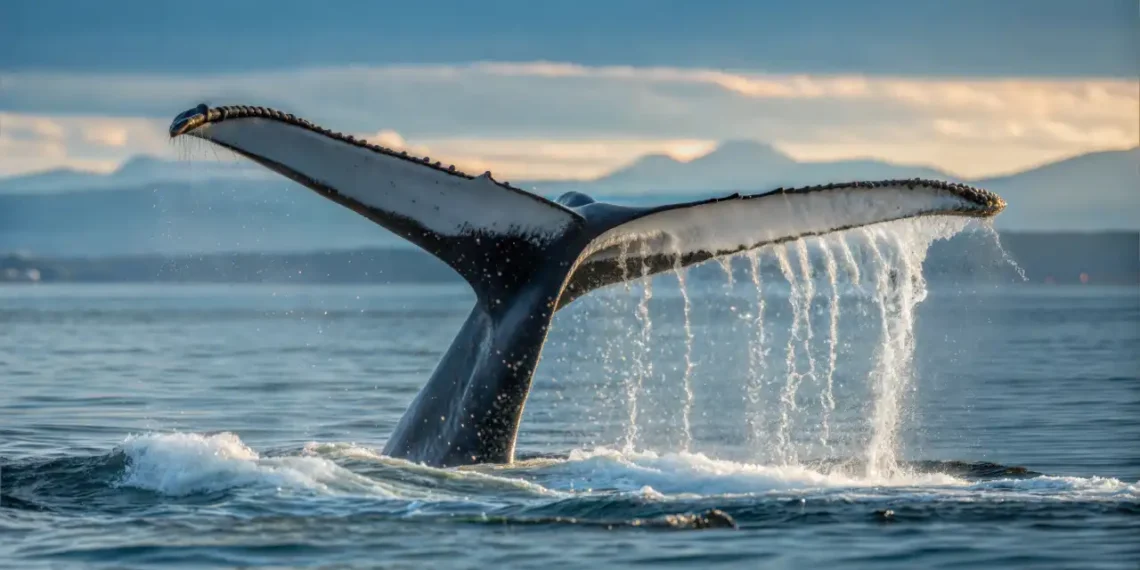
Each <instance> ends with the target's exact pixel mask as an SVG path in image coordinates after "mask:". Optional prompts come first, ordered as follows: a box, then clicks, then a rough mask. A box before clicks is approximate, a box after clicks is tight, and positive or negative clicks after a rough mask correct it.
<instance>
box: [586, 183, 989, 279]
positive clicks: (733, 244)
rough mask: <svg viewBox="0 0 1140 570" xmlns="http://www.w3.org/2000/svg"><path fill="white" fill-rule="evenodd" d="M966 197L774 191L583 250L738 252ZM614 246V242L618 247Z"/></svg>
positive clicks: (699, 206) (640, 225)
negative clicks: (626, 247) (625, 248)
mask: <svg viewBox="0 0 1140 570" xmlns="http://www.w3.org/2000/svg"><path fill="white" fill-rule="evenodd" d="M971 207H974V205H973V204H971V202H970V201H969V200H967V199H965V198H963V197H961V196H958V195H956V194H954V193H953V192H950V191H948V190H945V189H940V188H935V187H925V186H917V187H914V188H911V187H908V186H905V185H899V186H880V187H877V188H865V187H863V188H860V187H840V188H834V189H819V190H811V191H802V190H800V191H788V192H777V193H772V194H769V195H765V196H760V197H752V198H748V197H745V198H730V199H725V200H723V201H719V202H705V203H694V204H692V205H679V206H677V207H675V208H672V209H669V210H665V211H662V212H657V213H653V214H649V215H647V216H644V217H641V218H638V219H636V220H633V221H631V222H628V223H625V224H622V225H619V226H617V227H614V228H612V229H610V230H607V231H606V232H604V233H603V234H602V235H600V236H598V237H597V238H596V239H594V240H593V242H592V243H591V244H590V247H589V248H588V249H587V251H586V252H585V256H587V257H586V258H585V259H586V261H587V262H589V261H596V260H602V259H607V258H610V257H616V256H619V255H621V254H620V248H621V246H622V245H623V244H630V243H633V242H637V243H638V247H637V249H633V250H629V251H628V252H627V253H628V255H630V256H639V255H645V254H668V255H677V254H682V255H684V254H690V253H696V252H701V251H704V252H709V253H713V254H716V253H720V252H735V251H740V250H743V249H749V248H752V247H757V246H760V245H763V244H766V243H772V242H778V241H785V240H789V239H795V238H797V237H801V236H811V235H819V234H824V233H829V232H832V231H838V230H842V229H847V228H853V227H860V226H867V225H871V224H877V223H882V222H889V221H893V220H899V219H903V218H910V217H914V216H920V215H926V214H931V213H940V212H947V213H948V212H953V211H956V210H963V211H964V210H968V209H970V208H971ZM615 246H617V248H615Z"/></svg>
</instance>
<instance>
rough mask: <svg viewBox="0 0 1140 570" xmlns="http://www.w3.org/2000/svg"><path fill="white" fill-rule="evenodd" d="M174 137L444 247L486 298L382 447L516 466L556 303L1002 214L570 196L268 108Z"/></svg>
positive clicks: (884, 193)
mask: <svg viewBox="0 0 1140 570" xmlns="http://www.w3.org/2000/svg"><path fill="white" fill-rule="evenodd" d="M170 135H171V137H177V136H182V135H189V136H193V137H198V138H201V139H205V140H208V141H210V142H213V143H215V144H217V145H220V146H222V147H224V148H228V149H230V150H233V151H234V152H237V153H238V154H241V155H244V156H246V157H248V158H250V159H251V160H254V161H256V162H258V163H260V164H262V165H264V166H265V167H267V168H269V169H271V170H274V171H276V172H278V173H280V174H282V175H284V176H286V177H288V178H290V179H292V180H295V181H297V182H299V183H300V184H302V185H304V186H306V187H308V188H310V189H311V190H313V191H315V192H317V193H318V194H320V195H322V196H324V197H325V198H328V199H329V200H332V201H334V202H336V203H338V204H341V205H343V206H345V207H347V208H350V209H352V210H353V211H355V212H357V213H359V214H360V215H362V216H364V217H366V218H368V219H370V220H372V221H373V222H376V223H377V224H379V225H381V226H383V227H385V228H387V229H389V230H391V231H392V232H394V233H396V234H397V235H400V236H402V237H404V238H405V239H407V240H408V241H410V242H412V243H414V244H416V245H418V246H420V247H421V248H423V249H425V250H426V251H428V252H430V253H432V254H433V255H435V256H436V257H438V258H439V259H441V260H443V261H444V262H446V263H447V264H448V265H450V266H451V267H452V268H453V269H455V271H456V272H458V273H459V274H460V275H462V276H463V277H464V279H466V280H467V282H468V283H470V284H471V287H472V288H473V289H474V290H475V293H476V295H477V296H478V302H477V303H476V306H475V307H474V308H473V309H472V311H471V314H470V316H469V317H468V319H467V322H466V323H465V324H464V325H463V328H462V329H461V330H460V333H459V336H457V337H456V339H455V341H453V342H452V345H451V347H450V348H449V349H448V350H447V352H446V353H444V355H443V357H442V359H441V360H440V363H439V364H438V365H437V367H436V370H435V372H434V373H433V374H432V377H431V379H429V380H428V382H427V384H425V386H424V387H423V389H422V390H421V391H420V393H419V395H418V396H416V399H415V400H414V401H413V402H412V405H411V406H410V407H409V408H408V410H407V412H405V414H404V417H403V418H402V419H401V420H400V423H399V424H398V425H397V426H396V428H395V430H394V431H393V433H392V435H391V437H390V438H389V440H388V442H387V444H386V445H385V448H384V449H385V451H384V452H385V453H386V454H388V455H391V456H395V457H402V458H405V459H409V460H411V461H422V462H425V463H428V464H431V465H439V466H446V465H459V464H464V463H479V462H509V461H511V460H512V458H513V454H514V444H515V439H516V435H517V431H518V426H519V421H520V418H521V416H522V410H523V406H524V404H525V402H526V398H527V395H528V393H529V390H530V383H531V379H532V376H533V374H534V370H535V367H536V366H537V363H538V360H539V357H540V355H541V352H542V347H543V344H544V343H545V340H546V334H547V331H548V327H549V323H550V321H551V319H552V318H553V315H554V313H555V311H556V310H557V309H558V308H561V307H564V306H566V305H567V304H568V303H570V302H572V301H573V300H574V299H576V298H578V297H581V296H582V295H584V294H586V293H588V292H589V291H591V290H594V289H597V288H599V287H605V286H606V285H609V284H613V283H618V282H620V281H623V280H628V279H631V278H639V277H643V276H646V275H651V274H654V273H659V272H662V271H667V270H670V269H674V268H678V267H683V266H686V265H691V264H693V263H698V262H700V261H704V260H707V259H711V258H714V257H719V256H726V255H732V254H734V253H738V252H741V251H745V250H748V249H751V248H756V247H760V246H762V245H765V244H768V243H774V242H780V241H786V240H792V239H796V238H799V237H803V236H808V235H820V234H825V233H829V232H834V231H839V230H844V229H848V228H854V227H859V226H865V225H870V224H876V223H881V222H886V221H891V220H898V219H902V218H910V217H915V216H925V215H966V216H975V217H985V216H992V215H994V214H996V213H997V212H999V211H1001V209H1002V208H1003V207H1004V206H1005V204H1004V202H1002V201H1001V199H1000V198H998V197H997V196H994V195H993V194H991V193H989V192H986V191H984V190H979V189H976V188H971V187H968V186H963V185H958V184H946V183H942V182H933V181H926V180H888V181H882V182H857V183H849V184H832V185H827V186H816V187H810V188H799V189H791V190H784V189H780V190H775V191H772V192H768V193H765V194H757V195H753V196H741V195H739V194H734V195H732V196H727V197H724V198H716V199H712V200H701V201H696V202H689V203H681V204H669V205H665V206H658V207H650V208H632V207H624V206H617V205H613V204H604V203H599V202H595V201H594V200H593V199H591V198H589V197H588V196H585V195H583V194H577V193H570V194H567V195H564V196H563V197H562V198H560V199H559V200H558V201H557V202H554V201H550V200H547V199H545V198H542V197H540V196H536V195H534V194H530V193H527V192H524V191H523V190H520V189H518V188H515V187H513V186H511V185H509V184H506V183H501V182H498V181H496V180H494V179H493V178H492V177H491V175H490V173H487V174H483V175H481V176H471V175H468V174H464V173H462V172H459V171H457V170H456V169H455V168H454V167H450V166H444V165H443V164H441V163H439V162H434V163H433V162H431V161H430V159H428V158H416V157H413V156H409V155H407V154H406V153H403V152H397V151H393V150H390V149H386V148H383V147H380V146H377V145H373V144H369V143H367V142H365V141H363V140H360V139H356V138H354V137H352V136H348V135H343V134H339V133H334V132H332V131H329V130H328V129H324V128H321V127H318V126H316V125H314V124H312V123H310V122H308V121H306V120H304V119H299V118H297V117H294V116H293V115H289V114H285V113H281V112H280V111H275V110H272V109H265V108H262V107H215V108H208V107H206V106H205V105H200V106H198V107H196V108H194V109H191V110H189V111H187V112H185V113H183V114H181V115H179V116H178V117H177V118H176V119H175V120H174V122H173V123H172V124H171V126H170Z"/></svg>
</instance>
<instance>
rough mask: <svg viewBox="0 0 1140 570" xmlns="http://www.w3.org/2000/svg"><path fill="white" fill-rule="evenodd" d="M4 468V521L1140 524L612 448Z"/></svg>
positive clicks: (171, 447)
mask: <svg viewBox="0 0 1140 570" xmlns="http://www.w3.org/2000/svg"><path fill="white" fill-rule="evenodd" d="M0 461H3V460H0ZM0 467H2V468H3V472H4V475H5V477H4V485H5V487H4V492H3V493H2V494H0V507H4V508H6V509H10V511H9V512H13V511H18V512H30V511H49V512H52V513H55V514H60V515H84V516H86V515H90V514H92V513H98V514H103V515H111V516H115V515H124V516H132V515H137V514H138V513H140V512H142V513H147V514H148V515H149V514H154V513H155V512H156V511H160V512H175V513H178V512H183V513H185V512H199V511H196V510H195V509H201V508H203V506H208V507H210V508H211V509H220V511H218V512H222V513H226V514H227V515H230V516H265V515H266V514H267V513H271V514H274V515H286V516H292V517H324V516H335V517H338V518H343V517H350V518H354V519H360V518H363V519H366V520H370V517H371V518H380V519H390V518H393V517H396V518H399V519H402V520H403V519H407V520H429V521H446V522H451V523H464V522H468V523H482V524H498V523H518V524H585V525H605V526H639V527H658V526H660V527H668V528H710V527H722V526H736V524H737V523H738V522H739V523H741V524H757V523H759V522H760V521H766V522H773V521H786V520H789V519H795V520H800V519H807V520H815V519H818V518H821V517H822V519H824V520H835V519H836V518H837V517H838V518H843V517H856V518H857V519H859V518H863V517H879V518H882V517H896V518H897V517H917V518H931V517H934V518H939V517H956V518H957V520H961V519H963V518H970V517H977V519H978V520H993V519H994V518H995V517H996V518H1001V517H1010V516H1032V514H1033V513H1035V512H1044V511H1050V513H1051V514H1050V515H1049V516H1053V514H1055V513H1052V510H1054V509H1056V508H1067V507H1073V506H1077V507H1079V508H1082V509H1084V510H1086V511H1088V510H1092V511H1099V512H1117V511H1119V510H1120V509H1124V510H1125V511H1127V512H1128V513H1132V514H1136V513H1137V512H1138V511H1140V484H1138V483H1127V482H1123V481H1120V480H1118V479H1114V478H1109V477H1095V476H1094V477H1061V476H1050V475H1043V474H1037V473H1033V472H1030V471H1027V470H1023V469H1017V468H1010V467H1004V466H1000V465H995V464H990V463H980V464H972V463H963V462H936V461H925V462H915V463H911V464H907V466H906V467H907V468H906V469H904V470H902V471H901V472H900V473H901V474H899V475H896V476H892V477H877V478H867V477H860V476H858V475H855V474H853V473H857V472H859V469H858V466H856V467H855V468H854V469H853V468H852V464H850V463H842V462H836V463H832V464H827V465H813V466H806V465H786V466H780V465H757V464H749V463H740V462H733V461H726V460H720V459H715V458H712V457H708V456H706V455H704V454H700V453H686V452H667V453H658V452H653V451H636V452H628V451H620V450H616V449H609V448H604V447H600V448H594V449H579V450H573V451H571V452H569V453H568V454H566V455H564V456H559V457H536V458H531V459H525V460H521V461H518V462H516V463H515V464H512V465H480V466H469V467H462V468H457V469H437V468H433V467H427V466H424V465H418V464H413V463H409V462H407V461H404V460H400V459H393V458H389V457H385V456H383V455H381V454H379V453H378V452H377V451H376V450H374V449H372V448H369V447H364V446H359V445H356V444H352V443H317V442H312V443H309V444H306V445H305V446H303V447H302V448H300V449H289V450H277V451H269V452H266V453H259V452H257V451H255V450H253V449H252V448H250V447H249V446H248V445H246V444H245V443H244V442H243V441H242V440H241V439H240V438H239V437H238V436H237V435H235V434H233V433H228V432H226V433H214V434H199V433H163V434H144V435H135V436H130V437H127V438H126V439H125V440H124V441H123V442H122V443H121V444H120V445H119V446H117V447H116V448H115V449H114V450H112V451H111V452H109V453H107V454H103V455H95V456H87V457H64V458H54V459H26V460H22V461H18V462H7V463H4V464H0ZM1011 504H1013V505H1017V508H1015V509H1010V505H1011ZM1043 510H1044V511H1043ZM2 513H3V511H0V518H3V514H2Z"/></svg>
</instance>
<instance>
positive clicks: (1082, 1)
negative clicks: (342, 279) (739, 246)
mask: <svg viewBox="0 0 1140 570" xmlns="http://www.w3.org/2000/svg"><path fill="white" fill-rule="evenodd" d="M1138 54H1140V4H1138V3H1137V2H1136V0H1122V1H1116V0H1070V1H1068V2H1060V1H1056V0H1002V1H1000V2H995V1H992V0H986V1H978V0H954V1H953V2H926V1H910V0H907V1H900V0H874V1H865V2H850V1H846V0H843V1H840V0H827V1H825V0H804V1H801V2H796V3H792V2H785V1H780V2H759V1H748V0H739V1H738V0H721V1H712V0H709V1H704V2H696V1H689V2H673V1H667V0H628V1H623V0H607V1H596V0H575V1H551V2H533V1H531V0H525V1H524V0H509V1H507V0H490V1H487V2H478V3H475V2H466V1H452V2H438V1H419V2H403V3H394V2H372V1H368V0H340V1H338V2H331V3H325V4H322V3H317V2H309V1H299V0H278V1H274V2H252V1H238V0H229V1H216V0H199V1H196V2H193V3H175V2H155V1H152V0H146V1H142V0H106V1H102V2H88V1H79V0H7V1H5V2H2V3H0V176H11V175H18V174H27V173H33V172H38V171H42V170H48V169H55V168H76V169H86V170H93V171H99V172H108V171H111V170H113V169H115V168H116V167H118V166H119V165H120V164H122V163H123V162H124V161H125V160H127V159H129V158H130V157H131V156H134V155H138V154H149V155H156V156H161V157H168V158H191V159H210V158H212V155H210V154H209V153H208V152H204V151H202V150H200V149H198V148H190V149H188V148H187V147H186V146H185V145H178V144H175V143H172V142H171V141H170V140H169V138H168V136H167V134H166V127H167V125H168V124H169V122H170V119H171V118H173V117H174V116H175V115H177V114H178V113H180V112H181V111H183V110H185V109H187V108H190V107H192V106H194V105H196V104H198V103H200V102H205V103H208V104H217V105H222V104H246V105H264V106H272V107H276V108H279V109H281V110H284V111H286V112H291V113H294V114H297V115H300V116H304V117H306V118H308V119H310V120H313V121H314V122H317V123H320V124H322V125H324V126H327V127H329V128H333V129H335V130H340V131H345V132H351V133H356V134H358V135H363V136H365V137H366V138H369V139H373V140H375V142H379V143H381V144H386V145H389V146H398V147H404V148H408V149H409V150H411V151H414V152H417V153H419V154H429V155H430V156H432V157H433V160H434V159H439V160H443V161H445V162H452V163H456V164H459V165H461V166H463V167H464V168H467V169H470V170H478V171H482V170H491V171H493V172H494V173H495V174H496V177H497V178H499V179H504V178H505V179H509V180H536V179H566V178H592V177H597V176H601V175H604V174H605V173H606V172H609V171H611V170H613V169H615V168H618V167H620V166H622V165H624V164H627V163H629V162H631V161H633V160H635V159H637V158H638V157H639V156H642V155H645V154H648V153H665V154H669V155H671V156H674V157H677V158H681V159H687V158H692V157H695V156H699V155H700V154H702V153H705V152H709V151H710V150H711V149H713V148H715V146H716V145H717V144H718V142H720V141H725V140H733V139H749V140H758V141H763V142H767V143H771V144H773V145H774V146H776V147H777V148H778V149H780V150H782V151H784V152H786V153H788V154H789V155H791V156H792V157H794V158H796V159H798V160H807V161H810V160H834V159H847V158H877V159H883V160H888V161H891V162H896V163H904V164H921V165H927V166H933V167H935V168H939V169H942V170H943V171H946V172H947V173H950V174H953V175H955V176H960V177H966V178H979V177H985V176H991V175H997V174H1004V173H1009V172H1014V171H1017V170H1021V169H1025V168H1028V167H1032V166H1036V165H1039V164H1042V163H1045V162H1048V161H1052V160H1057V159H1061V158H1066V157H1069V156H1073V155H1077V154H1082V153H1086V152H1091V151H1097V150H1109V149H1123V148H1130V147H1135V146H1137V145H1140V56H1138Z"/></svg>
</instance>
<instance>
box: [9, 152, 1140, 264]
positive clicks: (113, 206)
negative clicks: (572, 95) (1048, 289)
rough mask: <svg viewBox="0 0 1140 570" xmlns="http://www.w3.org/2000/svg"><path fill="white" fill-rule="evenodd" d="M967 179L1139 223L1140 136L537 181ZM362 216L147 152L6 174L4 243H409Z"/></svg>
mask: <svg viewBox="0 0 1140 570" xmlns="http://www.w3.org/2000/svg"><path fill="white" fill-rule="evenodd" d="M915 177H921V178H935V179H941V180H952V181H960V182H970V183H972V184H975V185H978V186H982V187H984V188H987V189H990V190H993V191H995V192H997V193H998V194H1000V195H1001V196H1002V197H1004V198H1005V199H1006V200H1007V201H1008V202H1009V207H1008V209H1007V210H1006V211H1005V212H1004V213H1003V214H1001V215H1000V216H999V217H998V219H997V223H996V225H997V227H998V228H1001V229H1009V230H1022V231H1024V230H1032V231H1102V230H1136V229H1140V147H1138V148H1134V149H1131V150H1125V151H1110V152H1098V153H1091V154H1086V155H1082V156H1078V157H1075V158H1071V159H1068V160H1063V161H1060V162H1055V163H1051V164H1048V165H1045V166H1041V167H1039V168H1035V169H1032V170H1028V171H1025V172H1021V173H1018V174H1013V175H1009V176H1002V177H997V178H991V179H985V180H959V179H956V178H955V177H954V176H951V175H949V174H947V173H944V172H940V171H938V170H935V169H931V168H925V167H919V166H906V165H897V164H891V163H887V162H882V161H877V160H845V161H835V162H798V161H796V160H794V159H792V158H790V157H788V156H787V155H784V154H782V153H780V152H779V151H777V150H776V149H774V148H773V147H771V146H769V145H766V144H762V143H758V142H752V141H729V142H726V143H724V144H722V145H720V146H719V147H718V148H717V149H716V150H714V151H713V152H711V153H709V154H707V155H705V156H702V157H699V158H697V159H694V160H692V161H689V162H681V161H678V160H675V159H673V158H671V157H668V156H664V155H648V156H645V157H642V158H640V159H638V160H636V161H635V162H633V163H632V164H630V165H628V166H626V167H624V168H620V169H618V170H616V171H614V172H612V173H610V174H608V175H606V176H603V177H601V178H598V179H595V180H584V181H565V180H559V181H531V182H523V183H519V185H520V186H523V187H524V188H527V189H529V190H532V191H534V192H537V193H539V194H542V195H545V196H549V197H556V196H558V195H559V194H561V193H563V192H565V191H568V190H578V191H582V192H586V193H589V194H591V195H594V196H595V197H599V198H602V199H608V200H612V201H620V202H626V203H641V204H646V203H664V202H673V201H682V200H688V199H695V198H698V197H707V196H711V195H717V194H724V193H728V192H734V191H740V192H744V193H747V192H760V191H766V190H770V189H773V188H776V187H780V186H784V187H795V186H804V185H812V184H822V183H827V182H840V181H846V180H878V179H890V178H915ZM401 243H402V242H400V240H399V239H398V238H395V237H394V236H392V235H391V234H389V233H388V232H386V231H384V230H382V229H380V228H378V227H376V226H375V225H373V224H372V223H370V222H368V221H366V220H364V219H362V218H360V217H359V216H357V215H356V214H354V213H352V212H349V211H347V210H345V209H344V208H341V207H339V206H336V205H335V204H332V203H330V202H327V201H326V200H324V199H322V198H320V197H318V196H316V195H315V194H313V193H311V192H309V191H307V190H303V189H301V188H299V187H297V185H296V184H294V183H292V182H290V181H288V180H286V179H284V178H282V177H280V176H277V175H274V174H272V173H269V172H268V171H265V170H264V169H262V168H261V167H258V166H256V165H253V164H251V163H248V162H245V161H226V162H190V161H164V160H160V159H156V158H152V157H137V158H135V159H132V160H130V161H128V162H127V163H125V164H124V165H123V166H122V167H121V168H120V169H118V170H117V171H115V172H113V173H110V174H93V173H88V172H79V171H72V170H55V171H50V172H44V173H39V174H34V175H25V176H19V177H12V178H7V179H0V252H3V251H29V252H33V253H35V254H39V255H71V256H74V255H84V256H98V255H126V254H142V253H157V254H188V253H190V254H193V253H203V254H204V253H212V252H222V251H277V252H280V251H323V250H330V249H352V248H361V247H378V246H386V245H396V244H401Z"/></svg>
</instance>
